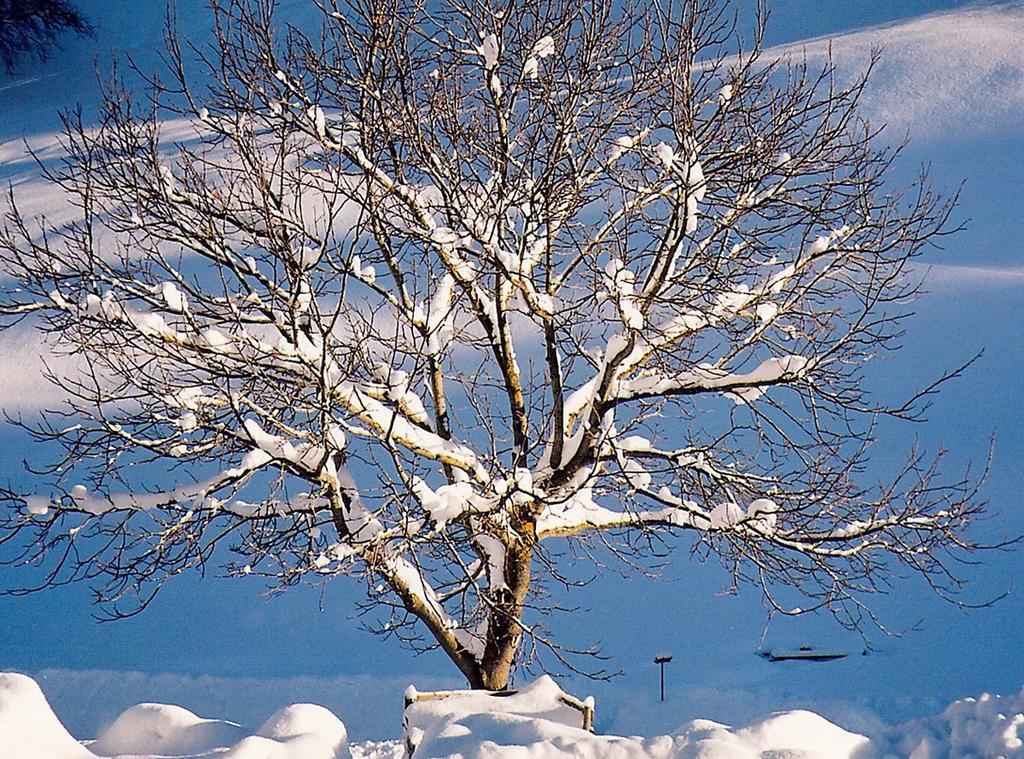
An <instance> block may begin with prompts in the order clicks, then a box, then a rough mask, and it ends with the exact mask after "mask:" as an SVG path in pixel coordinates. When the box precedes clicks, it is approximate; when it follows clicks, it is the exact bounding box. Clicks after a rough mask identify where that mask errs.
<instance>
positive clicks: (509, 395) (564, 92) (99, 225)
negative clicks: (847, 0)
mask: <svg viewBox="0 0 1024 759" xmlns="http://www.w3.org/2000/svg"><path fill="white" fill-rule="evenodd" d="M317 7H318V8H319V9H320V11H322V13H323V19H322V28H321V30H320V32H319V33H318V34H317V35H307V34H303V33H302V32H300V31H299V30H296V29H293V28H278V27H277V26H276V25H275V22H274V21H273V13H272V11H273V7H272V4H270V3H268V2H245V1H244V0H237V2H236V1H235V0H223V2H217V3H215V4H214V10H215V18H216V44H215V45H213V46H212V47H210V48H209V49H206V48H204V49H198V50H192V51H183V50H182V48H181V47H180V45H179V41H178V39H177V38H176V37H175V35H174V34H173V33H172V32H169V33H168V38H167V39H168V50H169V53H170V54H169V56H168V61H169V64H170V65H169V71H170V76H169V77H165V78H164V79H163V80H162V81H157V80H152V81H151V82H150V89H149V90H148V92H149V95H148V97H147V98H146V99H145V100H143V101H141V102H139V101H136V100H135V99H133V97H132V96H131V94H130V92H129V91H128V90H127V89H126V88H125V87H123V86H122V85H119V84H117V83H115V84H113V85H111V86H110V87H109V89H108V90H107V91H106V94H105V97H104V99H103V103H102V115H101V118H100V120H99V124H98V125H97V126H95V127H94V126H92V125H88V124H85V123H83V121H82V119H81V117H80V116H79V115H77V114H76V113H73V112H72V113H69V114H66V115H65V126H66V130H65V134H64V148H65V151H66V155H65V157H64V159H63V163H62V165H61V166H59V167H58V168H55V169H53V168H51V169H49V170H48V175H49V178H50V179H51V180H52V181H53V182H55V183H57V184H58V185H59V186H60V187H61V188H62V189H63V190H65V191H66V192H67V194H68V196H69V197H70V198H71V201H72V202H73V203H75V204H76V205H77V206H78V207H79V208H80V209H81V211H82V216H81V220H80V221H79V222H78V223H75V224H72V225H70V226H68V227H64V228H57V229H54V228H49V227H47V226H46V225H45V224H42V225H41V226H40V225H37V224H36V223H35V222H32V221H31V220H28V219H25V218H24V217H23V216H22V215H21V214H20V213H19V212H18V210H17V207H16V204H15V202H14V198H13V195H12V198H11V203H10V208H9V211H8V213H7V216H6V224H5V227H4V232H3V235H2V237H0V261H2V265H3V268H4V269H5V270H6V272H7V274H8V276H9V277H10V278H11V280H10V281H13V282H14V283H16V285H17V289H13V288H9V289H8V290H7V292H6V294H5V295H4V296H3V306H2V309H3V313H6V314H7V315H8V317H9V318H8V322H14V321H17V320H20V319H29V320H31V322H32V323H33V324H35V325H37V326H38V327H39V329H42V330H44V331H46V332H49V333H51V334H52V335H53V338H54V340H55V341H56V344H57V345H58V346H59V347H60V349H62V350H65V351H68V352H71V353H75V354H77V355H78V356H79V357H80V358H81V359H82V360H83V361H84V364H85V366H86V371H84V372H83V373H82V374H81V375H76V376H73V377H60V378H55V379H57V380H58V381H60V382H62V383H64V386H65V388H66V390H67V392H68V394H69V397H70V401H69V405H68V407H67V408H66V409H64V410H62V411H59V412H54V413H51V414H50V415H49V416H48V417H47V419H46V421H45V422H44V423H42V425H41V426H39V427H38V428H36V434H37V435H38V436H39V437H40V438H42V439H45V440H51V441H57V442H59V443H60V444H61V445H63V450H64V451H65V455H64V456H63V458H62V459H61V460H59V461H56V462H54V466H53V468H52V469H51V470H49V471H50V473H51V474H53V475H55V482H56V492H57V493H58V495H57V496H54V497H49V496H46V495H32V496H19V495H16V494H14V493H9V494H8V498H7V501H8V509H7V511H6V518H5V529H4V532H3V533H2V537H0V540H2V541H3V542H4V543H6V544H7V545H8V547H10V548H14V549H15V550H14V554H13V556H12V557H11V558H12V560H17V561H44V562H47V561H48V562H49V563H48V566H50V567H52V569H51V572H50V573H49V574H48V575H47V578H46V584H49V585H52V584H55V583H59V582H64V581H67V580H72V579H79V578H88V579H92V580H94V581H95V582H96V583H97V589H98V594H99V598H100V600H101V601H103V602H105V603H106V604H108V608H109V609H110V610H111V613H113V614H115V615H117V614H128V613H131V612H133V611H136V610H138V609H141V608H143V607H144V606H145V605H146V603H148V601H149V600H150V599H151V598H152V595H153V594H154V593H155V592H156V591H157V589H158V588H159V587H160V586H161V585H162V583H163V582H164V581H165V580H166V579H168V578H169V577H171V576H173V575H175V574H177V573H179V572H182V571H184V570H186V569H190V568H195V567H202V566H204V565H206V564H207V563H208V562H211V561H219V560H224V561H225V562H226V565H227V567H228V569H229V570H230V571H231V572H233V573H236V574H250V573H256V574H264V575H267V576H269V577H272V578H275V580H276V582H278V583H280V585H282V586H286V585H290V584H292V583H296V582H299V581H300V580H303V579H326V578H331V577H334V576H336V575H341V574H358V575H361V576H362V577H364V578H365V582H366V588H367V592H368V597H369V604H370V605H371V606H374V607H378V608H379V607H381V606H382V605H383V606H384V608H388V607H390V608H391V613H390V615H388V618H387V620H386V621H383V622H382V623H381V625H380V627H381V629H382V630H383V631H386V632H396V631H397V632H398V633H400V634H404V635H405V636H406V637H407V638H408V639H410V640H412V641H414V642H415V641H417V640H420V642H422V639H419V637H418V636H420V635H421V634H424V633H425V636H424V637H425V640H426V642H427V644H428V645H430V646H439V647H440V648H442V649H443V650H444V652H445V653H446V654H447V655H448V656H449V657H450V658H451V660H452V661H453V662H454V663H455V664H456V665H457V666H458V668H459V669H460V670H461V672H462V673H463V674H464V675H465V677H466V679H467V680H468V682H469V683H470V685H471V686H473V687H485V688H494V689H497V688H503V687H505V686H506V685H507V683H508V681H509V677H510V673H511V672H512V671H513V669H514V667H515V666H516V665H517V664H521V663H523V662H524V661H526V660H527V659H529V657H531V656H533V655H535V654H537V653H538V652H540V653H543V652H544V651H546V650H550V651H553V652H554V654H555V655H556V656H558V657H559V658H561V659H564V660H566V661H567V663H568V664H569V665H570V666H577V664H576V663H577V662H580V661H582V660H579V659H576V658H574V657H568V658H567V649H563V648H561V647H559V645H558V642H557V641H552V640H549V639H548V638H547V637H546V636H545V634H544V632H543V628H542V627H541V626H540V623H541V621H542V619H541V617H542V615H540V614H539V613H538V612H537V611H536V610H535V608H534V606H535V604H537V603H539V601H538V596H537V593H536V589H537V582H538V580H539V578H541V577H543V576H551V577H554V578H556V579H558V578H560V577H561V569H560V568H561V567H562V566H563V565H561V564H560V563H559V562H558V561H557V559H556V558H554V554H553V553H552V552H551V551H550V550H549V549H548V546H550V545H555V546H558V545H560V544H561V545H565V544H566V541H568V544H569V545H570V546H572V547H573V548H574V549H579V550H580V551H581V552H582V553H583V554H587V553H588V552H589V551H590V550H591V548H593V547H598V548H600V550H601V551H603V550H605V549H604V548H603V547H601V546H602V545H603V546H607V547H608V548H610V549H611V550H612V551H614V552H616V553H618V554H619V555H621V556H622V557H624V558H626V559H630V558H631V557H637V558H642V557H643V556H645V555H652V553H653V554H654V555H657V554H658V553H659V552H660V551H662V550H665V546H671V545H672V544H670V543H663V542H662V541H665V540H668V539H670V538H671V536H672V535H673V534H682V535H684V536H686V535H688V536H690V537H691V538H692V545H693V549H694V550H695V551H696V552H697V553H698V554H700V555H702V556H708V555H710V556H716V557H718V558H719V559H720V560H721V561H722V562H723V563H724V565H725V566H727V567H728V568H729V569H730V570H731V572H732V573H733V575H734V577H735V578H736V579H737V581H739V580H750V581H753V582H754V583H755V584H757V585H759V586H760V587H761V588H763V590H764V594H765V598H766V599H767V600H768V603H769V607H770V609H772V610H774V611H775V612H778V613H783V614H797V613H801V612H803V611H809V610H811V609H820V608H828V609H830V610H832V611H833V612H834V613H835V614H836V616H837V618H838V619H839V620H840V621H841V622H842V623H844V624H846V625H849V626H851V627H859V626H861V625H862V624H863V623H865V622H866V621H869V620H873V617H872V615H871V613H870V611H869V609H868V607H867V606H866V600H865V599H866V597H868V596H870V594H871V593H873V592H876V591H880V590H884V589H886V587H887V586H888V583H889V582H890V580H891V578H892V577H893V576H894V575H895V574H898V573H899V572H900V570H901V568H903V569H909V570H911V571H912V572H913V573H919V574H920V575H923V576H924V577H926V578H927V579H928V581H929V582H930V583H932V585H933V586H934V587H935V588H936V590H938V591H939V592H940V593H943V594H946V593H947V592H951V591H955V590H956V589H957V588H958V586H959V582H960V581H959V579H958V578H957V577H956V576H955V575H953V574H952V573H951V572H950V571H949V566H950V563H951V560H953V559H957V558H960V557H962V556H963V555H965V553H966V552H970V551H972V550H973V549H975V548H977V546H976V545H975V544H974V543H972V542H971V541H970V539H969V538H967V537H965V529H966V528H967V527H968V525H969V524H970V523H971V521H972V519H973V518H974V517H976V516H977V515H978V514H979V513H980V509H981V507H980V505H979V503H978V501H977V499H976V492H975V491H976V487H975V485H974V480H972V479H971V478H963V479H959V478H953V480H952V481H946V480H944V479H942V477H941V475H940V472H939V468H938V460H937V459H935V460H933V459H930V458H926V457H925V456H924V455H922V454H920V453H918V452H913V453H912V454H911V455H909V457H908V460H907V461H906V462H905V465H904V466H902V468H898V467H897V469H898V471H896V472H895V474H894V475H893V476H892V477H891V478H890V479H889V480H888V481H886V482H883V483H881V484H874V485H873V484H870V483H865V482H863V475H862V472H863V469H864V467H865V464H866V452H867V448H868V444H869V442H870V441H871V438H872V436H873V429H874V427H873V424H874V421H875V420H876V419H877V418H878V416H879V415H885V414H888V415H891V416H895V417H900V418H913V417H914V416H915V415H916V414H917V413H918V412H919V411H920V407H921V406H922V405H924V401H926V398H925V396H927V395H928V394H929V393H930V392H931V391H932V390H933V389H934V387H931V388H928V389H926V390H925V391H923V392H921V393H917V394H915V395H914V396H913V397H912V398H911V399H910V400H909V401H908V402H907V403H906V404H903V405H900V406H898V407H892V408H887V407H881V406H878V405H877V404H874V403H873V402H872V401H871V400H870V399H869V398H866V397H865V396H864V393H863V392H862V380H861V375H862V370H863V367H864V365H865V363H866V362H867V361H868V360H869V359H871V358H872V357H874V356H875V355H877V354H879V353H883V352H885V351H887V350H891V349H893V348H895V347H896V342H895V341H896V340H897V338H898V337H899V335H900V325H901V320H902V319H903V318H904V316H905V315H906V313H907V305H906V304H907V302H908V300H909V299H910V298H911V297H912V296H913V295H914V294H915V292H916V287H917V283H916V281H915V280H914V278H913V275H912V272H911V271H910V270H909V267H908V264H909V263H910V262H911V261H912V259H913V258H914V257H915V256H916V255H918V254H919V253H920V252H922V250H924V249H925V248H926V247H927V246H928V245H929V244H930V243H932V242H933V241H935V240H936V238H937V237H938V236H940V235H942V234H944V233H945V232H946V231H948V230H949V225H948V217H949V213H950V209H951V205H952V204H951V202H950V201H949V200H944V199H941V198H939V197H937V196H936V195H935V194H934V193H933V192H932V191H931V190H930V189H929V187H928V185H927V182H926V180H925V178H924V177H922V180H921V181H920V182H919V183H918V184H916V185H915V186H913V187H911V188H909V189H908V190H906V191H904V192H898V191H895V190H893V189H892V188H890V187H889V186H887V184H886V178H887V174H888V172H889V170H890V166H891V164H892V162H893V160H894V158H895V157H896V155H897V154H898V150H889V149H885V148H880V147H876V142H877V140H876V136H877V131H876V130H875V129H874V128H873V127H872V126H870V125H869V124H867V123H866V122H865V121H864V120H863V119H862V118H860V116H859V115H858V114H859V108H858V101H859V99H860V96H861V94H862V91H863V88H864V84H865V81H866V77H865V78H862V79H860V80H858V81H856V82H854V83H853V84H852V85H850V86H841V85H840V84H839V83H837V81H836V78H835V76H834V73H833V70H832V68H831V66H826V67H825V68H824V69H823V70H820V71H813V70H811V69H810V67H809V66H808V65H807V64H806V63H805V62H801V61H792V62H780V61H767V60H763V59H762V57H761V56H760V55H759V45H760V34H759V33H757V34H756V35H755V37H754V39H753V40H752V42H751V44H750V45H747V46H745V45H743V44H741V35H740V34H739V33H737V27H736V25H735V22H734V20H733V18H732V16H731V15H730V14H729V12H728V10H727V9H726V8H724V7H722V6H721V5H719V4H716V3H715V2H713V0H684V1H682V2H670V1H668V0H631V1H630V2H626V3H621V2H613V1H612V0H583V1H582V2H567V1H566V0H524V1H520V2H509V3H491V2H487V1H478V0H469V1H468V2H454V1H452V0H444V1H443V2H429V3H428V2H425V1H418V0H411V1H403V2H395V1H393V0H389V1H386V2H373V3H365V2H362V1H361V0H351V2H345V1H343V0H330V1H325V2H322V3H319V4H318V6H317ZM762 20H763V19H762ZM756 26H757V29H760V28H761V23H760V22H759V23H758V24H757V25H756ZM191 59H198V60H199V61H200V63H199V64H187V61H188V60H191ZM191 65H199V66H200V67H201V70H202V73H201V78H200V79H199V81H200V82H202V84H199V85H196V84H193V83H192V82H193V77H192V75H191V74H187V73H186V69H188V68H189V67H190V66H191ZM171 127H174V128H175V134H176V135H177V139H176V141H174V142H173V144H170V142H171V141H169V140H168V139H167V138H165V137H164V136H163V135H164V133H165V132H166V131H167V130H169V129H170V128H171ZM182 135H185V137H182ZM186 137H187V139H186ZM171 481H173V482H175V483H176V484H175V485H174V486H172V487H167V486H165V485H164V483H167V482H171ZM74 483H84V484H74ZM72 485H73V486H72ZM222 545H227V546H230V547H231V549H232V550H233V551H234V552H235V554H234V558H230V557H229V555H228V554H226V553H225V551H223V550H219V549H220V547H221V546H222ZM229 558H230V560H229ZM790 591H796V592H797V593H798V594H799V595H800V596H801V597H802V598H803V599H805V600H803V601H801V602H800V603H799V607H800V608H795V607H796V606H797V604H795V603H792V602H791V600H790V596H789V593H790ZM780 594H781V595H780Z"/></svg>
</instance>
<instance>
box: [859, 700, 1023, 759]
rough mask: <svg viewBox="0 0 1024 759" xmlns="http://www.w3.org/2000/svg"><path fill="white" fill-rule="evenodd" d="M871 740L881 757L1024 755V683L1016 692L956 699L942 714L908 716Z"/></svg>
mask: <svg viewBox="0 0 1024 759" xmlns="http://www.w3.org/2000/svg"><path fill="white" fill-rule="evenodd" d="M872 744H873V745H874V746H875V747H876V748H875V751H876V752H877V755H878V756H880V757H888V756H910V757H913V759H946V757H958V756H964V757H973V756H976V757H987V756H992V757H1005V758H1006V759H1009V757H1024V688H1022V689H1021V691H1020V693H1018V694H1017V695H1015V696H992V695H990V694H988V693H984V694H982V695H981V696H980V697H979V698H964V699H961V700H959V701H954V702H953V703H952V704H950V705H949V706H947V707H946V709H945V710H944V711H943V712H942V714H940V715H938V716H936V717H931V718H929V719H923V720H912V721H910V722H906V723H904V724H902V725H899V726H898V727H895V728H892V729H891V730H889V731H888V732H887V733H886V734H885V735H884V736H878V737H876V738H875V739H874V740H873V741H872Z"/></svg>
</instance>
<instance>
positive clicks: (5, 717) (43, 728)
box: [0, 673, 92, 759]
mask: <svg viewBox="0 0 1024 759" xmlns="http://www.w3.org/2000/svg"><path fill="white" fill-rule="evenodd" d="M0 756H2V757H10V759H15V757H16V758H17V759H91V757H92V754H90V753H89V752H88V751H86V750H85V749H84V748H83V747H82V746H81V745H80V744H79V743H78V742H77V741H76V740H75V739H74V738H73V737H71V734H70V733H69V732H68V731H67V730H65V729H64V726H63V725H62V724H61V723H60V720H58V719H57V716H56V715H55V714H54V713H53V710H52V709H50V705H49V704H48V703H47V702H46V697H45V696H44V695H43V692H42V691H41V690H40V689H39V686H38V685H37V684H36V681H35V680H33V679H32V678H31V677H26V676H25V675H18V674H13V673H0Z"/></svg>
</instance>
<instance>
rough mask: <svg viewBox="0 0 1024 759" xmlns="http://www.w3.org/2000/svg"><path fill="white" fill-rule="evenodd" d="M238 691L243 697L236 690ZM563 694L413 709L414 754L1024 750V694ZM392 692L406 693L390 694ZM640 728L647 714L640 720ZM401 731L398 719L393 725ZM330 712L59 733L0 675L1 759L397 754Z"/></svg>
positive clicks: (928, 756) (535, 690)
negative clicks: (829, 701)
mask: <svg viewBox="0 0 1024 759" xmlns="http://www.w3.org/2000/svg"><path fill="white" fill-rule="evenodd" d="M240 695H241V694H240ZM561 695H562V692H561V691H560V690H559V688H558V686H557V685H555V683H554V682H553V681H552V680H551V679H549V678H547V677H542V678H540V679H539V680H537V681H535V682H534V683H532V684H531V685H528V686H527V687H525V688H524V689H522V690H521V691H520V692H519V694H518V695H517V696H515V697H514V698H512V699H493V698H487V697H478V696H472V697H468V698H461V699H459V700H458V701H457V703H450V702H444V701H431V702H425V703H422V704H416V705H414V706H413V707H411V708H410V709H409V710H407V723H408V734H409V735H412V736H414V740H415V742H416V744H417V746H418V747H417V749H416V752H415V757H417V759H513V758H515V759H519V758H524V759H525V758H528V757H535V758H537V759H546V758H550V759H558V757H566V758H569V757H573V758H574V759H762V758H763V759H768V757H774V758H778V757H789V758H790V759H815V758H820V759H826V758H828V759H883V758H885V757H913V759H945V758H946V757H978V758H979V759H981V758H982V757H1007V758H1009V757H1017V756H1024V748H1022V747H1024V689H1022V690H1021V692H1020V693H1019V694H1017V695H1016V696H1009V697H999V696H989V695H987V694H986V695H983V696H982V697H981V698H978V699H964V700H962V701H957V702H955V703H953V704H951V705H950V706H949V707H948V708H947V709H946V710H945V711H944V712H943V713H942V714H940V715H938V716H936V717H933V718H930V719H925V720H915V721H913V722H909V723H906V724H903V725H900V726H897V727H893V728H885V729H881V730H879V731H878V732H877V733H876V734H873V735H870V736H865V735H859V734H857V733H854V732H850V731H848V730H845V729H843V728H842V727H840V726H838V725H834V724H832V723H831V722H829V721H828V720H826V719H824V718H823V717H820V716H819V715H817V714H814V713H813V712H809V711H803V710H797V711H788V712H779V713H776V714H771V715H768V716H766V717H763V718H761V719H757V720H754V721H753V722H751V723H750V724H748V725H745V726H742V727H729V726H727V725H722V724H719V723H716V722H711V721H709V720H692V721H690V722H687V723H686V724H683V725H682V726H680V727H679V728H678V729H677V730H675V731H673V732H671V733H669V734H667V735H655V736H646V737H637V736H633V737H625V736H612V735H597V734H592V733H589V732H586V731H584V730H582V729H580V728H579V727H578V726H575V725H574V724H568V723H571V722H572V721H573V720H572V713H571V710H569V711H567V710H565V709H563V708H560V707H559V698H560V696H561ZM395 697H396V699H397V698H398V697H399V694H397V693H396V694H395ZM636 719H637V728H638V730H641V729H642V726H643V721H644V715H643V714H641V713H638V714H637V715H636ZM395 729H396V734H397V732H398V726H397V725H396V726H395ZM347 736H348V731H347V729H346V726H345V725H344V724H343V723H342V721H341V720H340V719H339V718H338V717H337V716H335V715H334V714H332V713H331V712H330V711H328V710H327V709H325V708H323V707H321V706H316V705H313V704H296V705H293V706H289V707H286V708H284V709H281V710H280V711H278V712H276V713H275V714H273V715H272V716H271V717H270V718H269V719H267V720H266V722H264V723H263V725H262V726H260V727H259V728H258V729H255V730H249V729H246V728H244V727H242V726H240V725H237V724H235V723H232V722H227V721H223V720H216V719H204V718H201V717H198V716H196V715H195V714H193V713H192V712H190V711H188V710H187V709H185V708H183V707H181V706H170V705H165V704H139V705H138V706H133V707H131V708H130V709H128V710H126V711H125V712H124V713H122V714H121V716H119V717H118V718H117V719H116V720H115V721H114V723H113V724H112V725H110V727H108V728H107V729H106V730H105V731H104V732H103V733H102V734H101V735H100V736H99V737H98V738H97V739H95V740H91V741H90V740H84V741H82V742H79V741H78V740H76V739H75V738H74V737H72V736H71V734H70V733H68V731H67V730H65V729H64V727H63V725H62V724H61V723H60V720H59V719H58V717H57V716H56V715H54V713H53V711H52V710H51V709H50V706H49V704H48V703H47V701H46V698H45V697H44V695H43V693H42V691H41V690H40V689H39V686H38V684H37V683H36V682H35V681H34V680H33V679H32V678H30V677H28V676H25V675H20V674H13V673H7V674H0V756H2V757H4V758H5V759H96V758H97V757H121V759H129V758H131V759H157V758H158V757H159V758H166V757H176V758H182V759H185V758H187V759H204V758H207V757H210V758H212V757H219V758H220V759H348V758H349V757H351V758H352V759H398V758H399V757H402V756H404V750H405V749H404V742H403V741H402V740H400V739H394V740H389V741H382V742H375V741H367V742H362V743H352V744H349V743H348V740H347Z"/></svg>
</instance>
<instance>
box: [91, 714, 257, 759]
mask: <svg viewBox="0 0 1024 759" xmlns="http://www.w3.org/2000/svg"><path fill="white" fill-rule="evenodd" d="M242 737H243V733H242V730H241V728H240V727H239V726H238V725H236V724H234V723H232V722H222V721H220V720H213V719H202V718H201V717H197V716H196V715H195V714H193V713H192V712H190V711H189V710H188V709H184V708H182V707H180V706H172V705H169V704H138V705H137V706H133V707H131V708H130V709H126V710H125V711H124V712H122V713H121V715H120V716H119V717H118V718H117V719H116V720H114V723H113V724H112V725H111V726H110V727H108V728H107V729H106V730H105V731H104V732H103V734H102V735H101V736H100V737H99V739H98V740H96V741H95V742H94V743H92V744H90V746H89V750H90V751H92V752H93V753H94V754H98V755H100V756H120V755H122V754H161V755H163V756H173V757H180V756H187V755H191V754H197V753H201V752H206V751H210V750H212V749H215V748H222V747H224V746H230V745H232V744H233V743H236V742H237V741H238V740H239V739H240V738H242Z"/></svg>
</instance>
